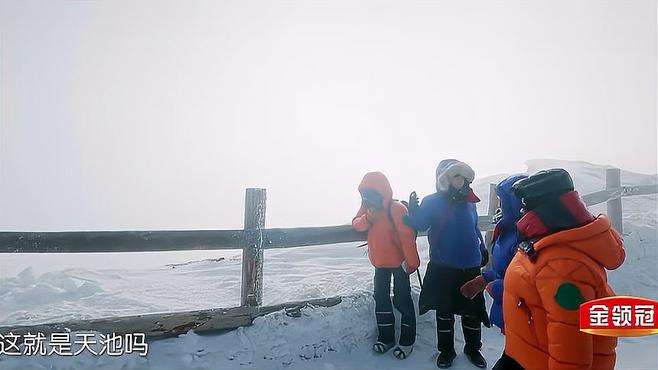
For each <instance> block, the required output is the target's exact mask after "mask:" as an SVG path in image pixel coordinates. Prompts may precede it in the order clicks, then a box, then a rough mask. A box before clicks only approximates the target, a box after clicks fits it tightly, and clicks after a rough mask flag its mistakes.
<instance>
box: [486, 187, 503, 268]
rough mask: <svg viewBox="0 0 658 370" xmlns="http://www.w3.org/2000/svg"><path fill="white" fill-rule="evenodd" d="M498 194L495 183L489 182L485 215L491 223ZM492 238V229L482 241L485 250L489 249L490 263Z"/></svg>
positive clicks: (496, 206) (496, 205)
mask: <svg viewBox="0 0 658 370" xmlns="http://www.w3.org/2000/svg"><path fill="white" fill-rule="evenodd" d="M498 201H499V200H498V196H497V195H496V185H495V184H489V206H488V208H487V217H488V218H489V222H490V223H491V220H493V217H494V214H495V213H496V210H497V209H498V207H499V206H500V205H499V204H498ZM492 239H493V229H492V230H490V231H487V232H486V233H485V234H484V243H485V244H486V247H487V250H488V251H489V263H491V240H492Z"/></svg>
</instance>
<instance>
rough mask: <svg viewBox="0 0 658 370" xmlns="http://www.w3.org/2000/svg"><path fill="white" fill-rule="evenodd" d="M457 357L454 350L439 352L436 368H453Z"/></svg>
mask: <svg viewBox="0 0 658 370" xmlns="http://www.w3.org/2000/svg"><path fill="white" fill-rule="evenodd" d="M455 357H457V353H456V352H455V350H454V349H453V350H452V351H442V352H439V355H438V356H437V357H436V366H438V367H439V368H441V369H446V368H449V367H450V366H452V361H454V359H455Z"/></svg>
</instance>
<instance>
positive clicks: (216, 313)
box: [0, 297, 342, 338]
mask: <svg viewBox="0 0 658 370" xmlns="http://www.w3.org/2000/svg"><path fill="white" fill-rule="evenodd" d="M341 300H342V298H341V297H330V298H319V299H311V300H306V301H298V302H288V303H283V304H277V305H272V306H261V307H247V306H244V307H234V308H220V309H214V308H213V309H207V310H197V311H186V312H174V313H153V314H146V315H134V316H121V317H106V318H101V319H91V320H71V321H66V322H59V323H47V324H37V325H29V326H1V327H0V334H7V333H9V332H11V333H13V334H18V335H24V334H27V333H28V332H30V333H32V334H36V333H43V334H44V335H49V334H50V333H67V332H98V333H100V334H109V333H116V334H119V335H121V334H129V333H144V334H146V336H147V337H148V338H166V337H174V336H177V335H180V334H184V333H187V332H188V331H189V330H194V332H196V333H203V332H213V331H221V330H230V329H235V328H238V327H241V326H246V325H250V324H251V323H252V321H253V319H254V318H256V317H259V316H263V315H267V314H269V313H272V312H276V311H281V310H286V311H287V312H289V313H290V314H291V315H296V314H299V310H301V309H302V308H304V307H307V306H318V307H331V306H335V305H337V304H339V303H340V302H341Z"/></svg>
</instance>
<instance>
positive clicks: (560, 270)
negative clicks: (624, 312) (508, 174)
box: [493, 169, 625, 370]
mask: <svg viewBox="0 0 658 370" xmlns="http://www.w3.org/2000/svg"><path fill="white" fill-rule="evenodd" d="M514 191H515V193H516V195H517V196H519V197H520V198H521V200H522V203H523V208H522V213H523V216H522V217H521V218H520V219H519V221H518V222H517V229H518V231H519V235H520V238H521V243H520V244H519V252H517V253H516V255H515V256H514V258H513V259H512V262H510V265H509V266H508V268H507V272H506V273H505V279H504V292H503V315H504V318H505V351H504V353H503V356H502V357H501V359H500V360H499V361H498V362H497V363H496V365H495V366H494V368H493V369H494V370H508V369H527V370H547V369H548V370H566V369H569V370H576V369H579V370H585V369H588V370H589V369H592V370H593V369H596V370H609V369H613V368H614V366H615V347H616V346H617V340H616V338H613V337H603V336H595V335H591V334H587V333H583V332H580V331H579V329H578V307H579V305H580V304H581V303H583V302H586V301H589V300H593V299H597V298H603V297H608V296H611V295H614V292H613V291H612V289H611V288H610V286H609V285H608V283H607V281H608V279H607V273H606V270H614V269H616V268H618V267H619V266H621V264H622V263H623V262H624V258H625V251H624V247H623V244H622V240H621V238H620V236H619V234H618V233H617V231H615V230H614V229H613V228H611V227H610V222H609V221H608V219H607V218H606V216H603V215H601V216H598V217H594V216H593V215H592V214H591V213H589V211H588V210H587V208H586V206H585V204H584V203H583V201H582V199H581V198H580V196H579V195H578V193H577V192H575V191H574V187H573V182H572V180H571V177H570V176H569V173H567V172H566V171H565V170H563V169H553V170H548V171H540V172H538V173H537V174H535V175H532V176H530V177H528V178H526V179H523V180H521V181H519V182H517V183H515V184H514Z"/></svg>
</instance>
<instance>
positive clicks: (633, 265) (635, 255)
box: [0, 160, 658, 370]
mask: <svg viewBox="0 0 658 370" xmlns="http://www.w3.org/2000/svg"><path fill="white" fill-rule="evenodd" d="M527 164H528V171H529V172H534V171H536V170H538V169H541V168H551V167H563V168H566V169H568V170H569V171H570V172H571V173H572V174H573V175H574V179H575V182H576V186H577V188H578V190H579V191H581V193H583V194H586V193H589V192H592V191H596V190H599V189H602V188H603V187H604V180H603V179H604V177H605V173H604V171H605V167H604V166H597V165H592V164H589V163H584V162H566V161H549V160H533V161H529V162H528V163H527ZM501 177H502V175H501V176H494V177H491V178H487V179H482V181H480V182H478V183H476V184H475V189H476V191H477V192H478V194H479V195H480V197H481V198H482V199H483V201H484V202H486V199H487V193H486V192H487V191H488V183H489V182H490V181H492V180H498V179H499V178H501ZM622 181H623V183H625V184H631V185H635V184H648V183H654V182H655V181H656V176H655V175H653V176H649V175H642V174H633V173H627V172H623V173H622ZM483 189H484V190H483ZM484 202H483V203H484ZM657 204H658V203H657V198H656V196H655V195H652V196H642V197H633V198H626V199H624V203H623V205H624V239H625V244H626V249H627V260H626V263H625V264H624V265H623V266H622V268H620V269H618V270H616V271H613V272H610V274H609V276H610V281H611V283H612V285H613V287H614V288H615V290H616V291H617V293H619V294H630V295H640V296H645V297H650V298H654V299H657V298H658V289H657V288H658V273H657V272H658V269H656V268H655V266H656V264H658V255H657V252H656V251H657V249H658V248H657V245H656V240H657V239H658V238H657V229H656V218H657V217H656V216H657ZM598 208H601V209H594V210H593V211H594V212H598V211H601V210H604V209H605V207H598ZM485 209H486V207H485ZM419 242H420V243H419V248H420V251H421V259H422V260H423V261H427V260H428V258H427V243H426V241H425V240H422V241H421V240H419ZM355 246H356V243H347V244H339V245H326V246H316V247H305V248H294V249H284V250H271V251H266V253H265V260H266V263H265V265H264V266H265V271H264V276H265V280H264V284H265V289H264V291H265V297H264V301H265V303H266V304H272V303H278V302H283V301H290V300H298V299H306V298H317V297H321V296H331V295H336V294H345V295H350V296H351V297H350V298H348V299H345V300H344V301H343V303H341V304H340V305H339V306H337V307H331V308H307V309H304V310H303V315H302V317H300V318H292V317H288V316H285V314H283V313H280V312H279V313H274V314H271V315H268V316H265V317H262V318H259V319H257V320H256V321H255V323H254V325H253V326H251V327H247V328H241V329H238V330H235V331H233V332H229V333H226V334H223V335H212V336H199V335H196V334H194V333H188V334H187V335H183V336H181V337H179V338H175V339H166V340H159V341H155V342H152V343H151V350H150V354H149V356H148V357H147V358H146V359H144V358H139V357H137V356H132V357H130V356H124V357H120V358H108V357H106V356H105V357H97V358H92V357H91V356H81V357H75V358H73V359H71V358H67V359H61V358H57V357H44V358H38V357H33V358H24V357H22V358H9V359H7V358H6V357H0V369H28V368H34V369H45V368H48V369H50V368H55V369H60V368H61V369H87V368H92V367H95V368H100V369H182V368H191V369H276V368H286V369H296V370H297V369H363V368H382V369H389V368H390V369H393V368H399V367H401V366H404V367H407V368H413V369H434V368H436V367H435V365H434V356H435V352H436V350H435V344H436V343H435V340H436V334H435V323H434V318H433V316H432V315H431V314H426V315H424V316H422V317H420V318H419V322H418V340H417V346H416V351H415V352H414V353H413V355H412V356H411V358H409V359H407V360H405V361H404V362H403V363H401V362H400V361H399V360H396V359H395V358H394V357H393V356H392V354H387V355H383V356H378V355H375V354H373V353H371V351H370V345H371V343H372V342H373V340H374V339H375V336H376V334H375V323H374V315H373V314H372V312H373V301H372V299H371V297H370V293H369V292H370V291H371V289H372V275H373V270H372V267H371V266H370V265H369V263H368V261H367V258H366V257H365V255H364V252H365V251H364V250H363V248H361V249H358V248H355ZM98 257H99V255H94V258H96V259H94V260H93V261H90V260H89V256H83V255H74V256H70V255H69V256H64V257H63V258H62V259H61V263H53V260H54V259H56V258H59V257H57V256H49V257H48V258H47V259H46V258H45V256H44V255H32V256H25V255H22V256H21V255H11V256H0V258H3V260H2V261H0V266H2V267H3V270H4V271H0V276H2V277H3V278H2V280H0V324H2V325H7V324H18V323H21V324H27V323H36V322H46V321H53V320H58V321H59V320H63V319H70V318H83V317H85V318H89V317H102V316H112V315H127V314H136V313H145V312H158V311H170V310H187V309H196V308H208V307H215V306H234V305H236V304H237V301H238V297H239V289H240V288H239V279H240V253H239V251H230V252H212V253H209V252H185V253H165V254H158V259H155V258H153V257H151V258H148V259H145V260H146V262H140V263H139V264H136V262H134V260H135V257H126V256H125V255H119V254H114V255H112V254H108V255H106V256H103V258H98ZM98 259H100V260H102V262H97V260H98ZM188 262H189V263H188ZM27 266H31V268H29V269H26V270H22V269H24V268H25V267H27ZM62 266H66V267H64V268H63V267H62ZM75 266H86V268H85V269H81V268H79V267H75ZM421 272H424V271H423V269H421ZM412 283H413V284H414V286H413V292H414V295H415V299H417V295H418V292H419V286H418V282H417V281H415V279H414V280H412ZM191 287H192V288H191ZM182 292H184V293H185V294H186V296H185V297H184V299H181V296H180V294H181V293H182ZM460 338H461V335H459V334H458V339H457V348H458V349H459V348H460V343H461V342H460V340H461V339H460ZM503 341H504V338H503V337H502V336H501V335H500V333H499V332H498V330H496V329H495V328H492V329H488V330H485V331H484V340H483V342H484V353H485V356H486V357H487V359H488V360H489V362H490V364H493V362H494V361H495V359H496V358H497V357H498V356H499V355H500V352H501V349H502V343H503ZM618 353H619V359H618V366H617V368H619V369H637V370H640V369H654V370H655V369H658V336H652V337H645V338H632V339H626V340H622V341H621V344H620V346H619V348H618ZM454 368H455V369H474V367H472V366H470V365H469V364H468V363H467V362H466V360H465V359H464V358H463V356H460V357H458V359H457V361H456V363H455V366H454Z"/></svg>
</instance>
